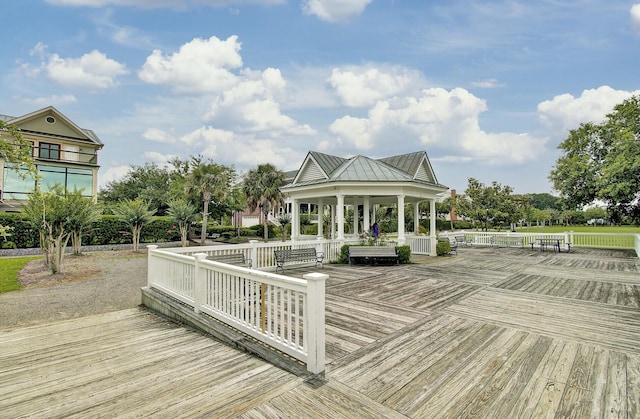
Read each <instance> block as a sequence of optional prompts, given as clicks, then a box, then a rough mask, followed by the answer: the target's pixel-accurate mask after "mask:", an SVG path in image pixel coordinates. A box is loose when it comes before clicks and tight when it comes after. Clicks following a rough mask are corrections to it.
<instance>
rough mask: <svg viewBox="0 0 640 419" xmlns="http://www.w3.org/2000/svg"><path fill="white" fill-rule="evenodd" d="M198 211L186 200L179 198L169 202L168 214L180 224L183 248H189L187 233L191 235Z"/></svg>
mask: <svg viewBox="0 0 640 419" xmlns="http://www.w3.org/2000/svg"><path fill="white" fill-rule="evenodd" d="M197 211H198V210H197V209H196V207H194V206H193V205H191V204H190V203H189V202H188V201H187V200H186V199H182V198H177V199H172V200H171V201H169V209H168V210H167V214H168V215H169V216H170V217H172V218H173V219H174V220H175V221H176V224H178V230H180V240H181V243H182V247H186V246H187V233H189V226H190V225H191V222H192V221H193V220H195V218H196V212H197Z"/></svg>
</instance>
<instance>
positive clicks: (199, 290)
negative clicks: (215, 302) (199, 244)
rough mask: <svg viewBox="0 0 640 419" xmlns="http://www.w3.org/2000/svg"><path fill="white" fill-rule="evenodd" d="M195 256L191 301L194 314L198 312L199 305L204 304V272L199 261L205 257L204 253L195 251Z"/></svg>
mask: <svg viewBox="0 0 640 419" xmlns="http://www.w3.org/2000/svg"><path fill="white" fill-rule="evenodd" d="M193 256H194V257H195V267H194V268H193V274H194V275H195V278H194V282H195V287H194V296H193V299H194V302H193V311H195V312H196V314H198V313H200V307H201V306H202V305H203V304H204V294H205V291H204V290H205V289H206V286H205V283H204V281H205V274H204V271H203V269H202V268H200V262H201V261H203V260H204V259H205V258H206V257H207V254H206V253H196V254H194V255H193Z"/></svg>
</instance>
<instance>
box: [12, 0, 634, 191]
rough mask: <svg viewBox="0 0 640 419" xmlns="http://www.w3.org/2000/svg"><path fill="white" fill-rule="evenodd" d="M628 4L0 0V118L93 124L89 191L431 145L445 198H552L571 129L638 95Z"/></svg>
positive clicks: (620, 0) (575, 0) (574, 0)
mask: <svg viewBox="0 0 640 419" xmlns="http://www.w3.org/2000/svg"><path fill="white" fill-rule="evenodd" d="M637 1H638V0H635V2H634V1H624V0H615V1H611V0H563V1H558V0H537V1H530V0H522V1H521V0H484V1H476V0H237V1H233V0H40V1H36V0H21V1H7V0H4V1H2V2H1V3H0V15H2V16H3V24H2V25H1V26H0V35H2V38H3V39H4V40H5V41H4V42H3V48H2V54H0V66H1V67H0V68H2V70H0V92H2V94H1V95H0V114H5V115H10V116H20V115H24V114H27V113H30V112H33V111H36V110H38V109H42V108H44V107H47V106H54V107H55V108H56V109H58V110H59V111H60V112H62V113H63V114H64V115H65V116H66V117H68V118H69V119H71V120H72V121H73V122H75V123H76V124H77V125H78V126H80V127H82V128H87V129H92V130H94V131H95V132H96V134H97V135H98V136H99V137H100V139H101V140H102V141H103V143H104V148H103V149H102V151H101V152H100V154H99V163H100V165H101V168H100V171H99V185H100V186H104V185H106V184H107V183H108V182H110V181H117V180H119V179H122V177H123V176H124V175H125V174H126V173H127V171H128V170H129V169H130V168H131V167H132V166H142V165H144V164H145V163H147V162H149V163H156V164H159V165H164V164H167V161H168V160H171V159H172V158H175V157H179V158H181V159H183V160H184V159H188V158H189V157H190V156H197V155H202V156H203V157H205V158H210V159H211V160H213V161H214V162H216V163H219V164H224V165H229V166H233V167H235V168H236V170H237V172H238V173H240V174H242V173H244V172H246V171H247V170H249V169H252V168H255V167H256V166H257V165H258V164H262V163H272V164H274V165H276V167H278V168H279V169H281V170H283V171H289V170H296V169H298V168H299V167H300V165H301V163H302V162H303V160H304V158H305V156H306V155H307V153H308V152H309V151H318V152H322V153H327V154H331V155H336V156H340V157H345V158H347V157H351V156H354V155H364V156H368V157H371V158H382V157H389V156H394V155H399V154H405V153H411V152H416V151H426V152H427V154H428V156H429V159H430V161H431V164H432V166H433V169H434V171H435V173H436V177H437V180H438V181H439V182H440V183H441V184H443V185H445V186H448V187H449V188H451V189H456V190H457V191H458V193H463V192H464V190H465V189H466V187H467V185H468V179H469V178H475V179H477V180H479V181H480V182H482V183H485V184H486V185H489V184H491V183H492V182H494V181H495V182H498V183H500V184H501V185H503V186H507V185H508V186H511V187H512V188H514V192H515V193H519V194H524V193H554V194H555V193H556V192H555V191H554V190H553V185H552V183H551V182H550V181H549V179H548V176H549V172H550V171H551V169H552V168H553V166H554V164H555V162H556V160H557V158H558V157H559V156H560V155H561V154H560V150H558V145H559V144H560V143H561V142H562V141H563V140H564V139H565V138H566V137H567V135H568V133H569V130H571V129H574V128H578V127H579V125H580V124H581V123H585V122H594V123H600V122H602V121H603V118H605V116H606V115H607V114H608V113H610V112H611V111H612V109H613V107H614V106H615V105H616V104H619V103H622V102H623V101H624V100H625V99H627V98H629V97H631V96H632V95H637V94H640V76H639V74H640V70H639V69H640V3H638V2H637Z"/></svg>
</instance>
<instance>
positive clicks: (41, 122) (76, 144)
mask: <svg viewBox="0 0 640 419" xmlns="http://www.w3.org/2000/svg"><path fill="white" fill-rule="evenodd" d="M0 120H2V121H4V122H5V123H6V124H8V125H14V126H16V127H18V128H19V129H20V132H21V133H22V135H23V137H24V138H25V139H26V140H28V141H30V142H31V147H32V156H33V158H34V160H35V164H36V167H37V168H38V172H39V174H40V179H39V180H38V184H39V186H40V188H41V189H42V190H44V191H46V190H48V189H49V188H50V187H52V186H53V185H54V184H56V183H59V184H61V185H63V186H64V187H65V188H66V189H67V190H73V189H74V188H77V189H79V190H80V189H82V191H83V194H84V195H85V196H87V197H90V198H92V199H93V200H94V201H96V200H97V190H98V169H99V168H100V166H98V151H99V150H100V149H102V147H103V143H102V141H100V138H98V136H97V135H96V134H95V133H94V132H93V131H91V130H89V129H84V128H80V127H79V126H78V125H76V124H75V123H74V122H73V121H71V120H70V119H69V118H67V117H66V116H65V115H63V114H62V113H60V111H58V110H57V109H56V108H54V107H53V106H49V107H46V108H44V109H40V110H38V111H35V112H32V113H29V114H26V115H22V116H18V117H13V116H7V115H0ZM2 134H3V133H1V132H0V135H2ZM21 170H24V169H23V168H20V167H15V166H13V165H10V164H8V163H5V162H4V161H3V160H2V158H0V211H19V210H20V204H21V202H24V201H25V200H26V199H27V198H28V196H29V194H30V193H32V192H33V190H34V188H35V187H36V180H34V179H31V178H27V179H22V178H21V177H20V176H19V172H20V171H21Z"/></svg>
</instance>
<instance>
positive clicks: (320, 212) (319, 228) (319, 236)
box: [317, 198, 324, 239]
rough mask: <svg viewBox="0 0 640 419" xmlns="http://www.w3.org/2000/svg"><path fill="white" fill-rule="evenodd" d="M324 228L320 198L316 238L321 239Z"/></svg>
mask: <svg viewBox="0 0 640 419" xmlns="http://www.w3.org/2000/svg"><path fill="white" fill-rule="evenodd" d="M323 228H324V201H323V200H322V198H320V199H318V236H317V237H318V238H319V239H322V238H323V237H324V232H323V231H322V229H323Z"/></svg>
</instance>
